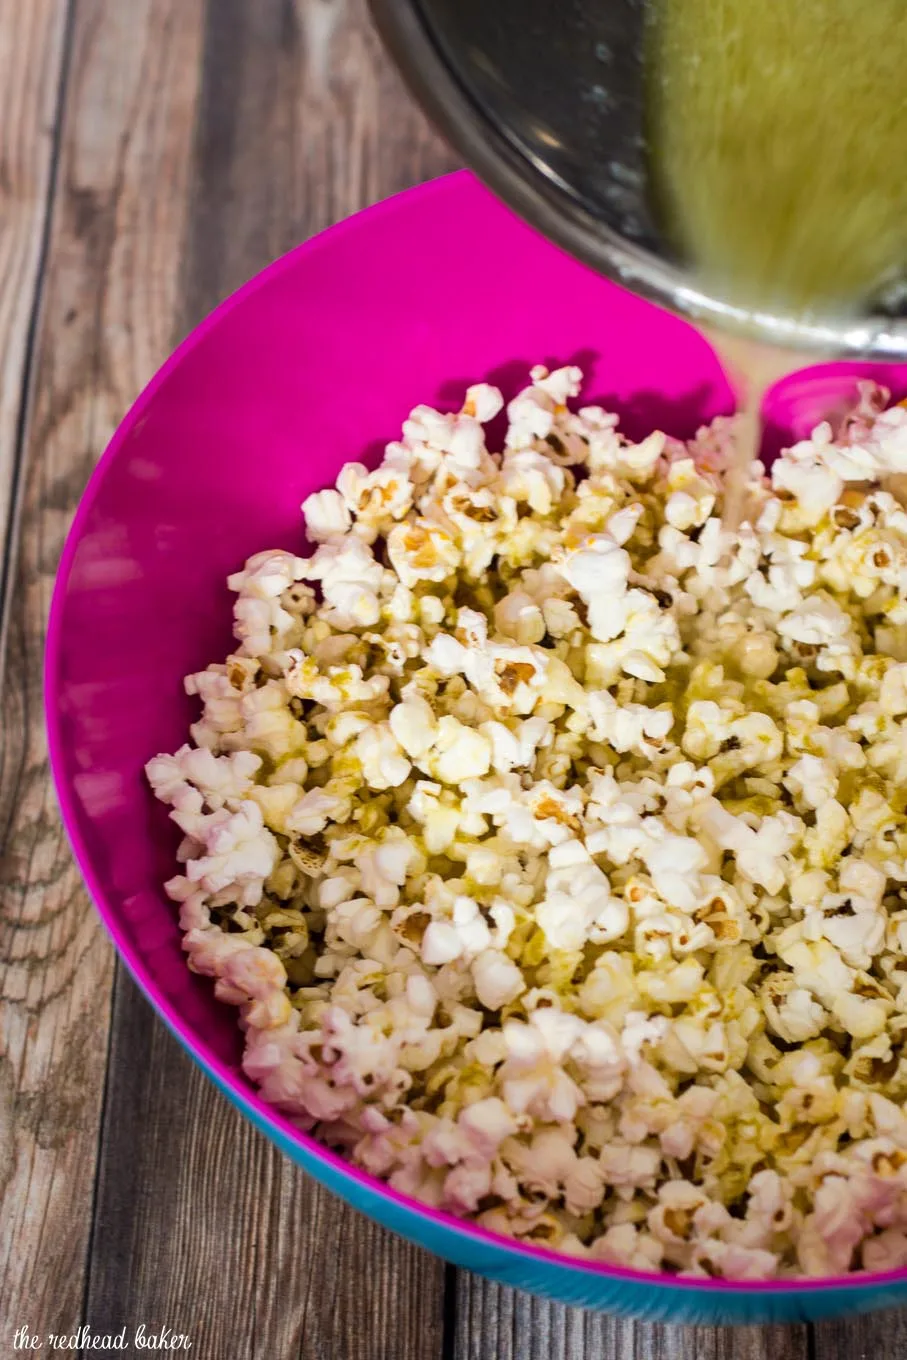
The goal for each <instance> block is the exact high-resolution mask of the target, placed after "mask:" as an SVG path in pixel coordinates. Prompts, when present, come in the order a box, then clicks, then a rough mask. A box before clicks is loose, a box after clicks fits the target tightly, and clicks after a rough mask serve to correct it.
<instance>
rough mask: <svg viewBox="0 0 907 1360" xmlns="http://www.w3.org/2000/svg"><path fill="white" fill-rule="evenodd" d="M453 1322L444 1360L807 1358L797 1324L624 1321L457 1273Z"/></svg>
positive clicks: (842, 1359)
mask: <svg viewBox="0 0 907 1360" xmlns="http://www.w3.org/2000/svg"><path fill="white" fill-rule="evenodd" d="M454 1319H455V1320H454V1335H453V1340H452V1345H451V1349H450V1351H449V1354H450V1355H451V1357H452V1360H631V1357H632V1360H807V1357H808V1356H809V1349H808V1337H807V1329H806V1328H805V1327H735V1328H730V1327H664V1326H655V1325H651V1324H648V1323H642V1322H625V1321H623V1320H621V1319H619V1318H613V1317H607V1316H604V1315H602V1314H599V1313H590V1312H586V1311H585V1310H584V1309H582V1308H566V1307H564V1305H563V1304H559V1303H550V1302H549V1301H548V1300H547V1299H537V1298H533V1297H532V1296H531V1295H529V1294H522V1293H519V1292H518V1291H516V1290H513V1289H507V1288H505V1287H504V1286H503V1285H498V1284H492V1283H491V1282H490V1281H488V1280H482V1279H480V1278H479V1276H477V1275H469V1274H467V1273H466V1272H465V1271H460V1273H459V1275H458V1277H457V1289H456V1307H455V1309H454ZM894 1353H895V1352H892V1354H894ZM810 1360H812V1357H810ZM823 1360H824V1358H823ZM828 1360H831V1357H829V1358H828ZM837 1360H850V1356H849V1354H848V1353H847V1352H841V1353H839V1356H838V1358H837Z"/></svg>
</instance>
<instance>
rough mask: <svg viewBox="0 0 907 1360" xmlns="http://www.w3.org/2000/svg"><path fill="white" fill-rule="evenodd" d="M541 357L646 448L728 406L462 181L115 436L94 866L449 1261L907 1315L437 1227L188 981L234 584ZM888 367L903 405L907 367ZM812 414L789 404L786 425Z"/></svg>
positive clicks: (210, 1026) (71, 583)
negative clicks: (177, 882)
mask: <svg viewBox="0 0 907 1360" xmlns="http://www.w3.org/2000/svg"><path fill="white" fill-rule="evenodd" d="M540 360H541V361H544V362H547V363H548V364H551V365H554V364H562V363H566V362H570V363H578V364H580V365H581V366H582V367H583V369H584V370H585V373H586V388H585V395H586V396H587V397H588V398H594V399H599V400H602V401H604V402H605V403H606V404H608V405H610V406H613V407H614V408H616V409H617V410H618V411H619V412H620V413H621V415H622V416H623V417H624V421H625V428H626V429H627V430H628V431H629V432H630V433H631V434H636V435H641V434H643V433H645V432H647V431H648V430H650V429H651V428H653V427H655V426H662V427H663V428H665V429H666V430H668V431H669V432H670V433H672V434H677V435H690V434H692V433H693V432H694V430H695V429H696V427H697V425H698V424H699V423H700V422H701V421H703V420H705V419H707V418H709V417H711V416H713V415H715V414H716V413H719V412H726V411H729V410H731V409H732V398H731V393H730V391H729V389H728V387H727V385H726V383H725V381H724V378H723V376H722V373H721V371H720V369H719V366H718V364H717V362H716V360H715V357H714V355H713V353H712V351H711V350H710V349H709V347H708V345H707V344H706V343H705V342H704V341H703V340H702V339H701V338H700V337H699V336H698V335H697V334H696V333H695V332H694V331H693V330H691V329H690V328H689V327H688V326H687V325H685V324H684V323H683V322H681V321H679V320H677V319H675V318H674V317H671V316H668V315H666V314H665V313H663V312H659V311H657V310H655V309H654V308H653V307H651V306H649V305H647V304H646V303H643V302H641V301H639V300H638V299H637V298H635V297H633V296H631V295H630V294H628V293H625V292H623V291H621V290H620V289H619V288H616V287H615V286H614V285H613V284H610V283H607V282H605V281H604V280H603V279H600V278H598V277H596V276H595V275H593V274H591V273H589V272H588V271H587V270H586V269H585V268H583V267H582V266H581V265H579V264H577V263H575V262H574V261H573V260H571V259H569V258H568V257H567V256H565V255H563V254H561V253H560V252H559V251H558V250H556V249H555V248H554V247H552V246H550V245H548V244H547V243H546V242H544V241H543V240H542V239H541V238H540V237H538V236H536V235H534V234H533V232H531V231H530V230H529V229H528V228H527V227H526V226H524V225H523V224H522V223H520V222H519V221H517V220H516V219H515V218H514V217H513V216H511V214H510V213H509V212H508V211H507V210H506V209H504V208H503V207H501V206H500V205H499V204H498V203H497V202H496V201H495V200H494V199H493V198H491V197H490V196H489V195H488V194H487V193H486V192H485V191H484V190H483V189H482V188H481V187H480V186H479V185H478V184H477V183H476V181H475V180H473V179H472V178H471V177H470V176H469V175H467V174H465V173H460V174H456V175H452V176H449V177H447V178H445V179H441V180H437V181H435V182H434V183H432V184H428V185H425V186H423V187H421V188H419V189H414V190H411V191H410V192H409V193H406V194H402V195H400V196H399V197H398V198H395V199H392V200H391V201H389V202H387V203H382V204H379V205H378V206H377V207H375V208H372V209H370V210H369V211H368V212H365V213H362V214H360V215H359V216H358V217H354V218H352V219H351V220H350V221H348V222H343V223H341V224H340V225H339V226H337V227H334V228H333V229H332V230H331V231H328V232H325V233H324V234H323V235H321V236H319V237H317V238H316V239H315V240H313V241H310V242H307V243H306V244H305V245H302V246H300V247H299V248H298V249H297V250H295V251H293V252H292V253H291V254H290V255H288V256H287V257H286V258H285V259H283V260H280V261H279V262H278V263H277V264H275V265H272V266H271V268H270V269H267V270H265V272H264V273H263V274H261V275H260V276H259V277H258V278H257V279H255V280H253V282H252V283H250V284H248V285H247V286H246V287H245V288H243V289H242V290H241V291H240V292H239V293H237V294H236V296H235V297H233V298H231V299H230V300H229V301H228V302H226V303H225V304H224V305H223V306H222V307H220V308H219V309H218V310H217V311H216V312H215V313H214V315H213V316H211V317H209V318H208V320H207V321H206V322H204V324H203V325H201V326H200V327H199V328H198V330H197V331H195V333H194V334H193V335H192V336H190V338H189V339H188V340H187V341H186V343H185V344H184V345H182V346H181V348H180V349H179V350H178V351H177V353H176V354H175V355H174V356H173V358H172V359H171V360H170V361H169V362H168V363H167V364H166V365H165V366H164V368H163V369H162V370H161V372H160V373H159V374H158V375H157V377H156V378H155V379H154V381H153V382H152V383H151V384H150V386H149V387H148V388H147V390H146V391H145V392H144V393H143V395H142V396H141V397H140V398H139V400H138V402H137V403H136V405H135V406H134V408H133V409H132V411H131V412H130V413H129V415H128V416H127V417H126V419H125V420H124V422H123V424H122V425H121V426H120V429H119V430H118V431H117V434H116V436H115V437H114V439H113V441H112V443H111V445H110V447H109V448H108V450H107V452H106V453H105V455H104V457H103V458H102V460H101V462H100V464H99V466H98V469H97V471H96V472H95V474H94V476H93V478H92V480H91V483H90V485H89V487H88V490H87V491H86V493H85V496H84V498H83V500H82V503H81V506H80V507H79V513H78V515H77V517H76V521H75V524H74V526H73V529H72V532H71V534H70V537H69V540H68V542H67V545H66V550H65V552H64V554H63V561H62V563H61V565H60V572H59V578H58V581H57V588H56V593H55V595H54V601H53V608H52V612H51V621H50V636H49V641H48V652H47V686H46V692H47V716H48V727H49V735H50V748H51V760H52V764H53V769H54V775H55V778H56V782H57V789H58V793H59V798H60V804H61V807H62V810H63V817H64V821H65V823H66V827H67V830H68V832H69V836H70V839H71V841H72V844H73V848H74V850H75V854H76V857H77V859H78V861H79V864H80V865H81V868H82V871H83V873H84V875H85V878H86V880H87V883H88V886H89V888H90V890H91V892H92V894H93V896H94V900H95V902H96V903H97V906H98V910H99V911H100V913H101V915H102V916H103V918H104V921H105V923H106V925H107V928H108V930H109V931H110V934H111V935H112V936H113V939H114V940H115V942H116V944H117V946H118V948H119V950H120V953H121V955H122V957H123V959H124V960H125V962H126V964H127V965H128V967H129V968H130V970H131V972H132V973H133V975H134V976H135V978H136V980H137V981H138V983H139V985H140V986H141V987H142V989H143V990H144V992H145V993H146V995H147V996H148V997H149V998H150V1000H151V1002H152V1003H153V1004H154V1006H155V1007H156V1009H157V1010H158V1012H159V1013H160V1015H161V1016H162V1017H163V1018H164V1020H165V1021H166V1022H167V1023H168V1025H169V1026H170V1028H171V1029H172V1030H173V1031H174V1033H175V1034H176V1035H177V1036H178V1037H179V1038H180V1039H181V1041H182V1042H183V1043H184V1044H185V1045H186V1047H187V1048H188V1049H189V1051H190V1052H191V1053H192V1055H193V1056H194V1057H195V1058H196V1059H197V1061H198V1062H199V1063H200V1064H201V1065H202V1066H203V1067H204V1068H205V1070H206V1071H207V1072H208V1073H209V1075H210V1076H211V1077H212V1079H213V1080H214V1081H215V1082H216V1083H217V1084H218V1085H219V1086H220V1087H221V1089H222V1090H223V1091H224V1092H225V1093H226V1094H227V1095H228V1096H229V1098H230V1099H231V1100H233V1101H234V1102H235V1103H236V1104H237V1105H238V1106H239V1107H240V1108H241V1109H242V1110H243V1111H244V1113H245V1114H246V1115H247V1116H248V1117H249V1118H250V1119H252V1120H253V1121H254V1122H255V1123H256V1124H257V1125H258V1126H259V1127H260V1128H262V1129H263V1130H264V1131H265V1132H266V1133H267V1134H268V1136H269V1137H271V1138H272V1139H274V1141H275V1142H277V1143H278V1144H279V1146H280V1147H281V1148H282V1149H283V1150H284V1151H285V1152H286V1153H287V1154H288V1155H289V1156H290V1157H292V1158H293V1159H294V1160H295V1161H296V1162H298V1163H299V1164H301V1165H302V1166H304V1167H305V1168H306V1169H307V1170H308V1171H309V1172H310V1173H311V1174H312V1175H314V1176H316V1177H318V1179H320V1180H321V1181H323V1182H324V1183H325V1184H327V1185H329V1186H330V1187H331V1188H332V1189H334V1190H335V1191H336V1192H337V1193H339V1194H341V1195H343V1196H344V1197H345V1198H346V1199H348V1200H350V1201H351V1202H352V1203H354V1204H355V1205H357V1206H358V1207H360V1208H361V1209H363V1210H364V1211H365V1212H367V1213H370V1214H371V1215H372V1216H373V1217H375V1218H377V1219H379V1220H380V1221H381V1222H383V1223H386V1224H387V1225H388V1226H389V1227H392V1228H394V1229H395V1230H396V1231H398V1232H400V1233H403V1234H405V1235H406V1236H408V1237H410V1238H412V1239H413V1240H415V1241H417V1242H420V1243H422V1244H423V1245H424V1246H427V1247H429V1248H430V1249H431V1250H433V1251H436V1252H438V1253H439V1254H440V1255H443V1256H446V1257H447V1258H448V1259H450V1260H453V1261H455V1262H457V1263H458V1264H460V1265H465V1266H469V1267H471V1268H473V1269H476V1270H479V1271H482V1272H484V1273H487V1274H489V1275H492V1276H494V1277H496V1278H498V1279H501V1280H504V1281H506V1282H507V1283H510V1284H518V1285H522V1286H524V1287H526V1288H530V1289H534V1290H537V1291H539V1292H541V1293H546V1294H549V1295H552V1296H554V1297H557V1298H560V1299H563V1300H565V1301H568V1302H574V1303H584V1304H588V1305H592V1306H597V1307H604V1308H609V1309H614V1310H618V1311H624V1312H629V1313H635V1314H637V1315H644V1316H647V1317H650V1318H661V1319H666V1320H672V1321H687V1322H688V1321H703V1322H719V1321H742V1320H750V1321H752V1320H759V1319H763V1320H768V1319H773V1320H791V1319H795V1318H808V1317H819V1316H829V1315H831V1314H834V1313H840V1312H845V1311H851V1310H854V1309H863V1308H870V1307H875V1306H879V1305H881V1304H883V1303H893V1302H895V1301H896V1300H897V1299H899V1298H907V1272H899V1273H898V1274H897V1275H888V1276H872V1277H869V1276H864V1277H862V1278H859V1279H846V1280H837V1281H834V1280H830V1281H823V1282H819V1283H813V1284H809V1285H800V1284H782V1285H750V1286H746V1285H736V1284H727V1283H721V1282H716V1281H705V1282H702V1281H682V1280H676V1279H671V1278H670V1277H667V1276H654V1277H653V1276H646V1275H640V1274H638V1273H635V1272H633V1271H628V1270H618V1269H610V1268H607V1267H605V1266H600V1265H587V1264H582V1263H574V1262H571V1261H569V1260H566V1259H564V1258H560V1257H557V1256H555V1255H553V1254H552V1253H550V1252H547V1251H544V1250H542V1249H539V1248H535V1247H532V1246H520V1245H517V1244H515V1243H513V1242H510V1241H509V1240H506V1239H504V1238H498V1237H495V1236H493V1235H492V1234H489V1233H487V1232H483V1231H482V1230H480V1229H477V1228H475V1227H472V1226H470V1225H467V1224H463V1223H460V1222H458V1221H457V1220H455V1219H452V1218H450V1217H449V1216H447V1215H445V1214H441V1213H435V1212H432V1211H429V1210H427V1209H425V1208H423V1207H422V1206H420V1205H418V1204H416V1203H415V1202H413V1201H411V1200H408V1199H406V1198H405V1197H403V1196H401V1195H399V1194H395V1193H394V1192H392V1191H390V1190H388V1189H387V1188H386V1187H385V1186H383V1185H381V1184H379V1183H378V1182H376V1181H373V1180H372V1179H371V1178H370V1177H368V1176H365V1175H364V1174H362V1173H361V1172H359V1171H355V1170H353V1169H351V1168H350V1167H348V1166H347V1165H346V1164H345V1163H344V1162H343V1161H341V1160H340V1159H339V1158H337V1157H336V1156H334V1155H332V1154H331V1153H329V1152H326V1151H325V1150H324V1149H323V1148H321V1147H319V1146H318V1144H317V1143H314V1142H313V1141H312V1140H311V1139H309V1138H307V1137H305V1136H303V1135H302V1134H301V1133H299V1131H298V1130H297V1129H295V1128H294V1127H293V1126H292V1125H291V1124H290V1123H289V1122H288V1121H287V1120H285V1119H283V1118H281V1117H280V1116H279V1115H277V1114H275V1112H274V1111H273V1110H271V1109H270V1108H269V1107H267V1106H266V1105H264V1104H263V1103H262V1102H261V1101H260V1100H259V1099H258V1097H257V1096H256V1094H255V1091H254V1089H253V1088H252V1086H251V1085H250V1084H249V1082H248V1081H246V1080H245V1079H244V1077H243V1076H242V1073H241V1071H240V1067H239V1055H240V1035H239V1031H238V1029H237V1024H236V1013H235V1011H234V1010H233V1009H231V1008H229V1007H226V1006H222V1005H220V1004H218V1003H217V1002H216V1001H215V1000H214V998H213V996H212V992H211V987H210V985H209V984H208V983H207V982H206V981H204V980H201V979H199V978H196V977H194V976H193V975H192V974H191V973H190V972H189V971H188V969H187V968H186V964H185V960H184V957H183V955H182V953H181V951H180V936H179V930H178V928H177V922H176V913H175V911H174V908H173V906H172V904H171V903H169V902H168V901H167V899H166V897H165V896H164V895H163V893H162V891H161V888H160V884H161V883H162V882H163V881H164V880H165V879H166V878H168V877H169V876H170V875H171V873H172V872H173V865H174V858H173V856H174V849H175V846H176V843H177V835H176V833H175V832H174V829H173V827H172V825H171V823H169V822H168V820H167V817H166V814H165V812H164V810H163V808H161V807H160V806H159V805H158V804H156V803H155V802H154V800H153V799H152V797H151V795H150V793H149V791H148V789H147V788H146V786H145V783H144V780H143V776H142V767H143V765H144V762H145V761H146V760H147V759H148V758H149V757H150V756H151V755H153V754H154V753H156V752H158V751H170V750H174V749H175V748H176V747H177V746H178V745H180V743H181V742H182V741H183V739H184V737H185V735H186V730H187V725H188V723H189V721H190V719H191V717H192V714H193V708H192V705H191V704H190V703H189V701H188V700H187V699H186V697H185V696H184V694H183V690H182V685H181V679H182V677H183V675H185V674H186V673H187V672H189V671H194V670H198V669H200V668H202V667H203V666H205V665H206V664H207V663H208V662H210V661H212V660H215V659H219V658H221V657H223V656H224V655H226V652H227V650H228V647H229V643H230V638H231V634H230V618H231V611H230V597H229V595H228V592H227V589H226V586H225V583H224V582H225V577H226V576H227V574H228V573H229V572H230V571H232V570H235V569H236V568H237V567H239V566H240V565H241V563H242V562H243V560H244V558H245V557H246V556H248V555H249V554H251V553H253V552H256V551H258V550H260V549H263V548H268V547H281V548H289V549H296V550H298V549H300V548H301V546H302V536H301V521H300V515H299V504H300V501H301V500H302V499H303V497H304V496H306V495H307V494H308V493H309V492H310V491H313V490H315V489H317V488H320V487H323V486H327V485H329V484H330V483H332V482H333V480H334V478H335V477H336V475H337V472H338V470H339V469H340V467H341V465H342V464H343V463H345V462H347V461H348V460H351V459H359V458H362V457H363V455H366V456H369V457H374V456H376V454H377V453H378V451H379V450H380V449H381V448H382V446H383V444H384V443H385V442H386V441H387V440H389V439H392V438H394V437H396V436H397V434H398V433H399V429H400V425H401V422H402V420H403V419H404V418H405V416H406V415H407V414H408V412H409V410H410V409H411V408H412V407H413V406H414V405H416V404H417V403H419V402H434V403H436V404H438V405H440V406H442V407H451V406H454V405H458V404H459V401H460V399H461V396H462V393H463V389H464V388H465V387H466V385H467V384H468V383H470V382H474V381H477V380H479V379H486V378H487V379H490V380H492V381H494V382H496V383H500V384H501V385H502V386H503V387H504V389H505V391H506V392H507V394H510V395H512V394H513V392H514V391H515V390H516V388H517V386H518V385H521V384H523V383H524V382H525V380H526V375H527V370H528V368H529V366H530V365H531V364H532V363H535V362H538V361H540ZM873 372H875V374H876V376H879V377H880V378H882V379H888V380H889V381H892V382H893V383H894V384H895V385H896V386H897V385H898V384H899V385H900V387H901V389H903V387H904V385H905V384H904V378H905V375H904V374H903V373H902V374H897V373H896V372H892V371H891V370H888V371H885V370H873ZM810 382H811V383H812V386H811V385H810ZM852 387H853V376H852V371H847V372H843V373H842V370H840V369H838V368H828V367H826V368H824V369H822V370H816V371H815V372H814V374H813V376H812V379H810V380H805V379H798V380H797V382H795V383H794V385H793V388H792V389H791V390H792V391H793V392H794V395H795V396H796V400H797V403H798V409H801V408H802V403H803V401H804V393H805V396H806V397H807V398H808V397H809V394H810V392H812V393H813V394H815V393H816V392H818V393H819V402H820V405H823V406H824V405H827V404H829V403H831V402H833V399H835V398H836V397H837V396H838V395H840V392H841V391H842V390H843V388H852ZM809 414H810V416H818V415H821V414H822V411H821V410H816V411H811V412H810V413H809ZM790 416H791V412H790V410H789V409H787V407H786V406H785V396H784V392H783V391H782V392H781V393H779V394H778V396H777V398H776V400H775V404H774V417H773V418H774V419H775V421H776V423H780V424H789V423H790Z"/></svg>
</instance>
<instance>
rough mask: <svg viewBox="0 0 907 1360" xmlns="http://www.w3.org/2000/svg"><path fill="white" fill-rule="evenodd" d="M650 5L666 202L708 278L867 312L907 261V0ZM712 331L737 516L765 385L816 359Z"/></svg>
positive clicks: (815, 310)
mask: <svg viewBox="0 0 907 1360" xmlns="http://www.w3.org/2000/svg"><path fill="white" fill-rule="evenodd" d="M650 15H651V22H650V29H649V43H648V51H647V70H648V94H649V98H648V117H649V143H650V152H651V160H652V181H653V185H654V193H655V200H656V209H657V212H658V215H659V217H660V220H661V222H662V225H663V228H664V229H665V231H666V233H667V234H668V235H669V237H670V238H671V239H672V240H673V242H674V244H675V246H676V247H677V249H678V250H679V251H680V252H681V253H682V254H683V255H684V257H685V258H686V259H687V260H688V262H689V264H690V267H691V268H692V269H693V271H694V272H695V273H696V275H697V276H698V278H699V279H700V281H701V282H702V283H703V284H705V285H706V286H707V287H709V288H710V289H711V290H712V291H714V292H717V293H718V294H719V295H720V296H722V297H724V298H726V299H727V300H729V301H731V302H733V303H734V304H735V305H736V306H738V307H743V308H745V309H752V310H759V311H762V312H769V313H775V314H779V315H781V314H784V315H788V316H796V317H800V318H801V319H817V318H822V317H829V316H834V317H836V318H839V319H840V318H843V317H846V316H848V315H856V314H858V313H860V312H861V311H865V310H866V308H867V304H868V302H869V300H870V299H871V298H872V296H873V294H877V293H878V292H879V290H880V289H882V288H884V287H886V286H887V285H889V284H890V283H891V282H892V281H894V280H895V279H897V278H900V277H903V275H904V272H905V265H907V175H905V174H904V173H903V170H902V166H903V159H904V148H905V147H907V99H905V97H904V92H903V91H904V72H905V70H907V3H905V0H650ZM709 338H710V339H711V341H712V343H713V344H714V345H715V347H716V349H717V350H718V352H719V354H720V355H721V357H722V359H723V361H724V363H725V366H726V369H727V371H728V373H729V376H730V377H731V378H732V380H733V381H734V384H735V386H736V388H737V390H738V392H739V393H740V413H741V420H740V431H739V439H738V452H737V456H736V458H735V464H734V468H733V469H731V471H730V473H729V489H730V494H729V497H728V505H727V507H726V512H725V518H726V521H727V522H731V521H733V522H735V523H736V522H739V515H740V512H741V504H740V502H741V499H742V494H743V493H742V478H741V477H740V471H741V469H743V468H744V467H745V466H746V465H748V464H749V463H750V462H751V461H752V459H753V458H754V457H755V456H757V453H758V449H759V445H760V441H761V414H760V412H761V405H762V399H763V397H764V395H765V393H766V391H767V390H768V388H769V387H770V386H772V385H773V384H774V383H775V382H777V381H778V380H779V379H780V378H781V377H783V376H785V375H786V374H788V373H791V372H793V371H795V370H796V369H798V368H801V367H803V366H804V364H805V363H809V362H812V363H815V362H816V361H817V360H816V357H815V356H813V357H812V358H811V359H806V358H805V357H803V356H799V355H795V354H789V353H788V354H785V353H784V352H782V351H779V350H773V349H769V348H767V347H766V346H764V345H761V344H758V343H756V342H755V341H750V340H746V339H743V338H740V337H737V336H718V335H715V334H712V335H711V336H710V337H709ZM735 488H736V490H735ZM735 517H736V519H735Z"/></svg>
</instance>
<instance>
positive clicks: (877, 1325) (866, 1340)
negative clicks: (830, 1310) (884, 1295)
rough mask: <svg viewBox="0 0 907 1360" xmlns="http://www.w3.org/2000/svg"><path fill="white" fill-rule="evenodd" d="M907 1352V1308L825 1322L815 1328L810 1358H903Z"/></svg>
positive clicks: (836, 1359)
mask: <svg viewBox="0 0 907 1360" xmlns="http://www.w3.org/2000/svg"><path fill="white" fill-rule="evenodd" d="M904 1355H907V1309H904V1308H897V1309H890V1310H887V1311H886V1312H884V1313H870V1314H869V1315H868V1316H866V1317H855V1318H841V1319H839V1320H838V1321H837V1322H822V1323H820V1324H819V1325H818V1326H816V1327H815V1328H814V1329H813V1350H812V1353H811V1355H810V1360H870V1357H872V1360H895V1358H896V1357H897V1360H900V1357H901V1356H904Z"/></svg>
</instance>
